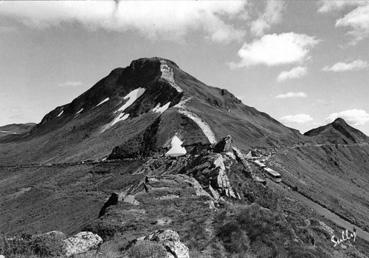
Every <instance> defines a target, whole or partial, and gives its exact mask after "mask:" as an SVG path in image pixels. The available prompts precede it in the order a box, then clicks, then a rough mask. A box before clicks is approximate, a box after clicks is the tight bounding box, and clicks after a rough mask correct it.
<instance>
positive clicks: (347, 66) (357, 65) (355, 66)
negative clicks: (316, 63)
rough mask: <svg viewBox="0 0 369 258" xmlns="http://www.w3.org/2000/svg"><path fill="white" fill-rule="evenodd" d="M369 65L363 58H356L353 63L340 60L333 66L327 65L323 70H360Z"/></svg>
mask: <svg viewBox="0 0 369 258" xmlns="http://www.w3.org/2000/svg"><path fill="white" fill-rule="evenodd" d="M368 67H369V64H368V62H366V61H363V60H355V61H352V62H351V63H343V62H339V63H336V64H334V65H332V66H325V67H324V68H323V71H326V72H346V71H359V70H363V69H366V68H368Z"/></svg>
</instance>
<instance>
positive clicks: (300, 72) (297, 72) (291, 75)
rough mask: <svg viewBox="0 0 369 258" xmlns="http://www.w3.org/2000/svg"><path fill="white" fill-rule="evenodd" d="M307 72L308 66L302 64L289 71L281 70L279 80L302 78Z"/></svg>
mask: <svg viewBox="0 0 369 258" xmlns="http://www.w3.org/2000/svg"><path fill="white" fill-rule="evenodd" d="M306 74H307V68H306V67H302V66H297V67H294V68H292V69H291V70H289V71H283V72H281V73H280V74H279V75H278V77H277V81H279V82H282V81H285V80H289V79H297V78H301V77H302V76H304V75H306Z"/></svg>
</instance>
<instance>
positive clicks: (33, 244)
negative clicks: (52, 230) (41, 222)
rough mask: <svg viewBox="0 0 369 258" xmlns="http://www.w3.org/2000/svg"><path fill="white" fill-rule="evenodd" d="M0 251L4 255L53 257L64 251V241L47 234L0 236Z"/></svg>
mask: <svg viewBox="0 0 369 258" xmlns="http://www.w3.org/2000/svg"><path fill="white" fill-rule="evenodd" d="M0 253H1V254H3V255H5V257H23V256H24V257H32V256H33V255H37V256H38V257H55V256H61V255H63V253H64V242H63V241H62V240H61V239H55V238H53V237H51V236H48V235H39V236H34V237H32V235H30V234H22V235H19V236H15V237H12V238H7V237H5V235H3V236H2V238H1V243H0Z"/></svg>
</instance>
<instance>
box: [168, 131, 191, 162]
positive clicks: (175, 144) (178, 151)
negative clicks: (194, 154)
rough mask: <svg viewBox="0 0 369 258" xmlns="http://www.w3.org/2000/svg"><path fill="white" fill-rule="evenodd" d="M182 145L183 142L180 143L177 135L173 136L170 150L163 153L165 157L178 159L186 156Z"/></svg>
mask: <svg viewBox="0 0 369 258" xmlns="http://www.w3.org/2000/svg"><path fill="white" fill-rule="evenodd" d="M182 144H183V141H181V139H179V138H178V136H177V135H174V136H173V138H172V141H171V148H170V149H169V151H168V152H167V153H165V156H170V157H179V156H183V155H186V153H187V151H186V149H185V148H184V147H182Z"/></svg>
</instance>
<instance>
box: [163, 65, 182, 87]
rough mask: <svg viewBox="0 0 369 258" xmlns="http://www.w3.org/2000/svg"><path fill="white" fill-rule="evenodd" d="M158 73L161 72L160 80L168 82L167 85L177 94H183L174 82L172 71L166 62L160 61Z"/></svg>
mask: <svg viewBox="0 0 369 258" xmlns="http://www.w3.org/2000/svg"><path fill="white" fill-rule="evenodd" d="M160 71H161V78H162V79H164V80H166V81H167V82H169V84H170V85H171V86H172V87H173V88H175V89H176V90H177V91H178V92H179V93H181V92H183V90H182V89H181V87H179V86H178V85H177V84H176V82H175V80H174V73H173V69H172V68H171V67H169V65H168V64H167V61H165V60H160Z"/></svg>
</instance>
